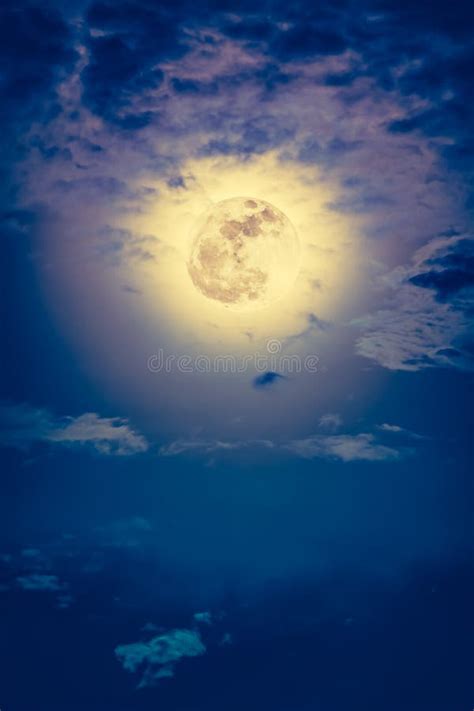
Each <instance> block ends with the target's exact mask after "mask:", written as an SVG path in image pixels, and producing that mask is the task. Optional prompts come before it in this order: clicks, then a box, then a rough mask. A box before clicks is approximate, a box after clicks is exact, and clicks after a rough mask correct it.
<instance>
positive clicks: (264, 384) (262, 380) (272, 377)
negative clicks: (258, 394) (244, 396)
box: [253, 370, 285, 389]
mask: <svg viewBox="0 0 474 711" xmlns="http://www.w3.org/2000/svg"><path fill="white" fill-rule="evenodd" d="M284 379H285V376H284V375H280V373H275V372H274V371H273V370H268V371H267V372H266V373H262V374H261V375H257V377H256V378H254V379H253V386H254V388H257V389H261V388H268V387H270V386H271V385H274V384H275V383H277V382H278V381H279V380H284Z"/></svg>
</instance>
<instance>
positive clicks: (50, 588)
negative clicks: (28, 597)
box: [16, 573, 64, 592]
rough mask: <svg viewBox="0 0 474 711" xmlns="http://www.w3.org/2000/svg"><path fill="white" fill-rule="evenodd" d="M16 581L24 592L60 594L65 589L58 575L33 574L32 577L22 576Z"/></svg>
mask: <svg viewBox="0 0 474 711" xmlns="http://www.w3.org/2000/svg"><path fill="white" fill-rule="evenodd" d="M16 581H17V583H18V585H19V586H20V587H21V588H23V590H37V591H41V592H43V591H44V592H58V591H60V590H63V589H64V584H63V583H61V582H60V581H59V578H58V577H57V576H56V575H44V574H40V573H32V574H31V575H20V576H19V577H17V579H16Z"/></svg>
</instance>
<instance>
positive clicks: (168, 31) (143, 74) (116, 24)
mask: <svg viewBox="0 0 474 711" xmlns="http://www.w3.org/2000/svg"><path fill="white" fill-rule="evenodd" d="M87 22H88V27H89V30H90V31H91V32H90V34H89V35H88V36H87V37H86V45H87V48H88V51H89V53H90V60H89V63H88V64H87V66H86V67H85V69H84V70H83V72H82V82H83V86H84V102H85V104H86V105H87V106H88V107H89V108H90V109H91V110H92V111H94V112H95V113H97V114H99V115H100V116H102V117H103V118H104V119H106V120H107V121H110V122H111V123H115V124H117V125H119V126H121V127H122V128H124V129H128V130H138V129H140V128H143V127H144V126H146V125H147V124H149V123H150V121H151V120H152V118H153V112H151V111H146V110H141V109H140V110H139V109H137V108H136V107H134V99H136V98H137V97H140V96H142V95H143V93H146V92H147V91H150V90H153V89H156V88H157V87H158V86H159V85H160V84H161V82H162V81H163V72H162V70H161V69H160V68H159V67H158V66H157V65H158V64H159V62H161V61H163V60H164V59H171V58H176V57H178V56H180V55H182V54H183V53H184V52H185V51H186V47H185V45H184V43H183V42H182V35H181V33H180V28H179V25H180V21H179V17H177V15H176V14H172V13H170V12H169V11H168V10H166V9H165V8H164V6H162V7H160V6H159V5H157V6H155V7H146V6H145V5H142V4H141V3H114V4H108V3H100V2H99V3H93V4H92V5H91V7H90V8H89V10H88V13H87ZM97 33H101V34H97Z"/></svg>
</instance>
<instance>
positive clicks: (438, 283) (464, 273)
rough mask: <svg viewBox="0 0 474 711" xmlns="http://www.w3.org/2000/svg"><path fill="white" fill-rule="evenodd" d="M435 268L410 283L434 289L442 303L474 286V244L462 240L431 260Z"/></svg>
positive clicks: (416, 275) (417, 276)
mask: <svg viewBox="0 0 474 711" xmlns="http://www.w3.org/2000/svg"><path fill="white" fill-rule="evenodd" d="M429 263H430V264H432V265H433V268H432V269H430V270H429V271H423V272H420V273H419V274H415V275H414V276H413V277H411V279H410V281H411V283H412V284H415V285H416V286H420V287H422V288H424V289H433V290H434V291H435V292H436V294H437V298H438V299H439V300H440V301H446V300H447V299H449V298H450V297H452V296H454V295H456V294H459V292H461V291H463V290H465V289H467V288H468V287H473V286H474V243H473V242H472V241H470V240H460V241H458V242H457V243H455V244H454V245H453V248H452V249H451V250H449V251H448V252H447V253H446V254H443V255H442V256H439V257H435V258H433V259H431V260H430V262H429Z"/></svg>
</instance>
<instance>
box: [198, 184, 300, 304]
mask: <svg viewBox="0 0 474 711" xmlns="http://www.w3.org/2000/svg"><path fill="white" fill-rule="evenodd" d="M194 232H195V234H194V236H193V245H192V250H191V254H190V257H189V260H188V263H187V267H188V272H189V275H190V277H191V280H192V282H193V284H194V286H195V287H196V289H198V290H199V291H200V292H201V293H202V294H203V295H204V296H206V297H207V298H208V299H212V300H214V301H217V302H219V303H221V304H222V305H223V306H225V307H226V308H228V309H230V310H232V311H241V312H244V311H254V310H255V309H261V308H265V307H266V306H269V305H270V304H272V303H274V302H275V301H277V300H278V299H280V298H282V297H283V296H284V295H285V294H286V293H287V292H288V291H289V290H290V289H291V286H292V285H293V284H294V282H295V280H296V278H297V276H298V272H299V269H300V246H299V240H298V236H297V234H296V230H295V228H294V227H293V225H292V224H291V222H290V220H289V219H288V217H287V216H286V215H285V214H284V213H283V212H282V211H281V210H279V209H278V208H276V207H275V206H274V205H271V204H270V203H269V202H267V201H265V200H261V199H258V198H253V197H252V198H251V197H234V198H229V199H227V200H222V201H220V202H218V203H217V204H214V205H213V206H212V207H211V208H210V209H209V210H207V212H206V213H205V214H204V215H203V216H201V218H200V219H199V220H198V222H197V224H196V226H195V229H194Z"/></svg>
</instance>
